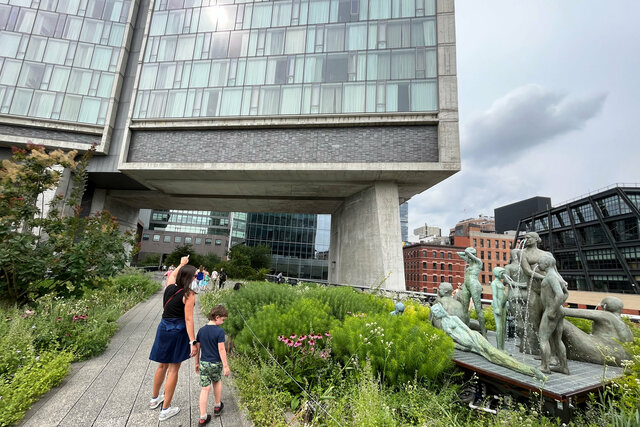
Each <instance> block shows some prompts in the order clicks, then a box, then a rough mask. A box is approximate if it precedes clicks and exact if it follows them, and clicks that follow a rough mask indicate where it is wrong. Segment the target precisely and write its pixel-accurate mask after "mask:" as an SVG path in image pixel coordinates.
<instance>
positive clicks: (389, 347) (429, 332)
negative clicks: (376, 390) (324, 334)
mask: <svg viewBox="0 0 640 427" xmlns="http://www.w3.org/2000/svg"><path fill="white" fill-rule="evenodd" d="M331 334H332V335H333V340H334V341H333V350H334V352H335V355H336V357H338V358H340V359H341V360H342V361H343V363H345V364H349V363H351V358H352V356H354V355H355V356H357V358H358V361H359V362H360V363H364V361H366V360H370V362H371V367H372V368H373V369H374V370H375V371H376V372H377V373H378V374H379V375H380V376H381V378H382V379H383V380H384V381H385V382H386V383H387V384H401V383H405V382H408V381H410V380H412V379H413V378H414V376H415V377H416V378H418V379H422V378H428V379H434V378H437V377H438V376H439V375H440V374H441V373H442V372H444V371H445V370H447V369H450V368H451V367H452V366H453V365H452V362H451V357H452V356H453V341H452V340H451V338H449V337H448V336H447V335H446V334H445V333H444V332H442V331H440V330H438V329H436V328H434V327H433V326H432V325H431V324H430V323H428V322H424V321H422V320H420V318H419V316H418V314H417V313H416V312H413V313H412V312H411V311H409V312H406V310H405V314H403V315H402V316H390V315H389V314H377V315H373V316H364V317H360V316H353V317H347V318H346V319H345V321H344V323H343V324H342V325H341V326H338V327H336V328H335V329H332V331H331Z"/></svg>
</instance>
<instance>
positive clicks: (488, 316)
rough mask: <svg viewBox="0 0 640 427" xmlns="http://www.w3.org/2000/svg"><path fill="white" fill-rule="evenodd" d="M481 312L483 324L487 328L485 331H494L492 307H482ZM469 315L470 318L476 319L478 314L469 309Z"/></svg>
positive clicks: (494, 321)
mask: <svg viewBox="0 0 640 427" xmlns="http://www.w3.org/2000/svg"><path fill="white" fill-rule="evenodd" d="M482 314H484V325H485V326H486V328H487V331H495V330H496V319H495V317H493V309H492V308H491V307H487V308H483V309H482ZM469 316H471V318H472V319H476V320H478V314H477V313H476V311H475V310H473V309H472V310H469Z"/></svg>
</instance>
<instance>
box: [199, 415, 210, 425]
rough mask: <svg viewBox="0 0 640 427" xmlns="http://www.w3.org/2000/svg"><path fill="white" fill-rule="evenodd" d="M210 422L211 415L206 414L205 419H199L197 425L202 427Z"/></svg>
mask: <svg viewBox="0 0 640 427" xmlns="http://www.w3.org/2000/svg"><path fill="white" fill-rule="evenodd" d="M209 421H211V415H209V414H207V418H200V422H199V424H198V425H201V426H204V425H207V424H208V423H209Z"/></svg>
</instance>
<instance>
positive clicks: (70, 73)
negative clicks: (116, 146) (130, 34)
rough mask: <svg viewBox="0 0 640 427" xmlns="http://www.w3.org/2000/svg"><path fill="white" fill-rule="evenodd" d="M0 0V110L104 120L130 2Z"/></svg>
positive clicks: (91, 121) (72, 119)
mask: <svg viewBox="0 0 640 427" xmlns="http://www.w3.org/2000/svg"><path fill="white" fill-rule="evenodd" d="M0 3H4V4H0V46H2V48H1V49H0V114H11V115H17V116H25V117H32V118H42V119H54V120H60V121H67V122H78V123H87V124H98V125H103V124H104V123H105V118H106V115H107V109H108V105H109V98H110V97H111V92H112V89H113V85H114V81H115V75H116V73H117V71H118V70H117V69H116V68H117V65H118V59H119V58H120V55H121V54H122V52H123V50H124V48H123V47H122V44H123V36H124V32H125V27H126V25H127V19H128V15H129V9H130V3H131V2H130V1H129V0H42V1H35V0H34V1H32V0H3V1H0Z"/></svg>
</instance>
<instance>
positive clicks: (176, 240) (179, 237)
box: [173, 236, 182, 243]
mask: <svg viewBox="0 0 640 427" xmlns="http://www.w3.org/2000/svg"><path fill="white" fill-rule="evenodd" d="M173 242H174V243H182V236H176V237H175V238H174V239H173Z"/></svg>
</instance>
